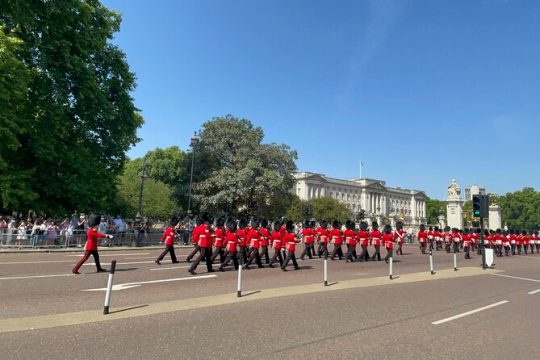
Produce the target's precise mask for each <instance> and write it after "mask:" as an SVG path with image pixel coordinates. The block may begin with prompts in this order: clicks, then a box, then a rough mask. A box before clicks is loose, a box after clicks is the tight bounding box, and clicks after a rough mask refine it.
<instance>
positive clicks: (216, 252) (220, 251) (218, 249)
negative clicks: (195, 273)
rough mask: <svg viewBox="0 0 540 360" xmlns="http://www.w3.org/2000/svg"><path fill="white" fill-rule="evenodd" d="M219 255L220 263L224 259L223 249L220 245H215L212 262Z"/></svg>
mask: <svg viewBox="0 0 540 360" xmlns="http://www.w3.org/2000/svg"><path fill="white" fill-rule="evenodd" d="M218 255H219V262H220V263H222V262H223V261H224V260H225V249H224V248H222V247H216V248H215V249H214V253H213V254H212V262H214V260H216V258H217V257H218Z"/></svg>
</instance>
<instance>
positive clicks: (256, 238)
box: [244, 221, 263, 270]
mask: <svg viewBox="0 0 540 360" xmlns="http://www.w3.org/2000/svg"><path fill="white" fill-rule="evenodd" d="M258 227H259V222H258V221H252V224H251V225H250V227H249V228H248V231H247V243H248V244H249V258H248V261H247V262H246V264H245V265H244V268H245V269H247V270H249V265H251V263H252V262H253V260H255V263H256V264H257V266H258V267H259V269H260V268H262V267H263V264H262V262H261V256H260V254H259V249H260V247H261V243H260V238H261V235H260V234H259V232H258V231H257V228H258Z"/></svg>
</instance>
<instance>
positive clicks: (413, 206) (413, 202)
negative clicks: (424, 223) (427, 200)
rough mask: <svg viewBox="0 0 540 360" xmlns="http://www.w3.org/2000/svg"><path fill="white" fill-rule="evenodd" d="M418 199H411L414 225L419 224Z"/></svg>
mask: <svg viewBox="0 0 540 360" xmlns="http://www.w3.org/2000/svg"><path fill="white" fill-rule="evenodd" d="M416 211H417V210H416V199H415V198H414V196H412V197H411V218H412V219H411V223H413V224H417V223H418V220H417V214H416Z"/></svg>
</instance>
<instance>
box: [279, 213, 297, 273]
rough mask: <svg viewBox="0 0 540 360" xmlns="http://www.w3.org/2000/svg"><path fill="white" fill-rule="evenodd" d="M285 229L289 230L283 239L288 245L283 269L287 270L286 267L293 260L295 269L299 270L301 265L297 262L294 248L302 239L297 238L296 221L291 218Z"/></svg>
mask: <svg viewBox="0 0 540 360" xmlns="http://www.w3.org/2000/svg"><path fill="white" fill-rule="evenodd" d="M285 229H286V230H287V234H286V235H285V238H284V239H283V240H284V242H285V244H286V246H287V257H286V258H285V261H284V262H283V265H281V270H283V271H287V269H286V267H287V265H288V264H289V261H291V260H292V263H293V266H294V270H298V269H299V267H298V263H297V262H296V256H295V255H294V250H295V249H296V244H297V243H299V242H300V241H299V240H298V239H297V238H296V234H295V233H294V223H293V222H292V221H290V220H289V221H287V223H286V225H285Z"/></svg>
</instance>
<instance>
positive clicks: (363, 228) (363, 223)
mask: <svg viewBox="0 0 540 360" xmlns="http://www.w3.org/2000/svg"><path fill="white" fill-rule="evenodd" d="M360 229H361V230H364V231H365V230H367V222H365V221H362V222H361V223H360Z"/></svg>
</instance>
